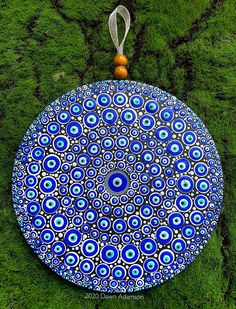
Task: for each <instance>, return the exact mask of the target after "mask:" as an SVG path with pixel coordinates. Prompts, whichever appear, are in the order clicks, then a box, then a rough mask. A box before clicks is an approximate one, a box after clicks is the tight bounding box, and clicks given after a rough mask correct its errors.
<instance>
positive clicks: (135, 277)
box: [12, 80, 223, 292]
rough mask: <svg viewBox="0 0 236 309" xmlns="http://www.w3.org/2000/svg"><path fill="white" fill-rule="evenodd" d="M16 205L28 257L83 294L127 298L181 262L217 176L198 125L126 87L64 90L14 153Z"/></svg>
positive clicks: (149, 92) (194, 248)
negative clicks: (113, 294)
mask: <svg viewBox="0 0 236 309" xmlns="http://www.w3.org/2000/svg"><path fill="white" fill-rule="evenodd" d="M12 193H13V201H14V209H15V212H16V215H17V220H18V222H19V224H20V228H21V230H22V232H23V234H24V236H25V238H26V240H27V242H28V243H29V245H30V246H31V248H32V249H33V250H34V252H35V253H36V254H37V255H38V256H39V258H40V259H41V260H42V261H44V262H45V263H46V264H47V265H48V266H49V267H50V268H51V269H53V270H54V271H55V272H56V273H57V274H59V275H60V276H62V277H63V278H66V279H67V280H69V281H71V282H73V283H75V284H77V285H79V286H84V287H87V288H89V289H93V290H96V291H103V292H134V291H139V290H143V289H147V288H150V287H152V286H155V285H158V284H160V283H162V282H164V281H166V280H168V279H170V278H172V277H173V276H174V275H176V274H178V273H179V272H181V271H182V270H183V269H185V267H186V266H188V265H189V264H190V263H191V262H192V261H193V260H194V259H195V257H196V256H197V255H198V254H199V253H200V252H201V251H202V249H203V247H204V246H205V245H206V244H207V242H208V239H209V238H210V236H211V234H212V232H213V230H214V228H215V227H216V224H217V220H218V218H219V214H220V210H221V205H222V198H223V174H222V167H221V164H220V158H219V155H218V153H217V150H216V147H215V143H214V141H213V140H212V138H211V135H210V134H209V132H208V131H207V129H206V127H205V126H204V124H203V123H202V122H201V120H200V119H199V118H198V117H197V116H196V115H195V114H194V113H193V112H192V110H191V109H190V108H188V107H187V106H186V105H185V104H184V103H182V102H181V101H180V100H178V99H176V98H175V97H173V96H171V95H170V94H168V93H166V92H164V91H162V90H160V89H159V88H157V87H153V86H150V85H147V84H142V83H138V82H135V81H115V80H108V81H101V82H95V83H93V84H90V85H86V86H83V87H80V88H77V89H76V90H73V91H71V92H68V93H66V94H65V95H63V96H62V97H60V98H59V99H57V100H56V101H54V102H53V103H51V104H50V105H49V106H48V107H46V109H45V110H44V111H43V112H42V113H41V114H40V115H39V116H38V117H37V118H36V120H35V121H34V122H33V123H32V125H31V126H30V127H29V129H28V130H27V132H26V134H25V136H24V138H23V140H22V142H21V145H20V148H19V150H18V153H17V156H16V160H15V164H14V170H13V186H12Z"/></svg>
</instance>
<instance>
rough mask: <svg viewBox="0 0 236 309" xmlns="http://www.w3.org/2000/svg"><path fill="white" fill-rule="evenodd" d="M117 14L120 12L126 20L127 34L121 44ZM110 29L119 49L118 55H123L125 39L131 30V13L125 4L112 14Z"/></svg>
mask: <svg viewBox="0 0 236 309" xmlns="http://www.w3.org/2000/svg"><path fill="white" fill-rule="evenodd" d="M117 14H120V15H121V16H122V18H123V19H124V22H125V35H124V38H123V40H122V41H121V43H120V45H119V38H118V29H117V18H116V17H117ZM108 23H109V31H110V35H111V39H112V41H113V43H114V45H115V47H116V49H117V54H118V55H123V48H124V43H125V39H126V37H127V34H128V32H129V28H130V14H129V11H128V10H127V9H126V7H124V6H123V5H119V6H118V7H117V8H116V9H115V10H114V11H113V12H112V13H111V15H110V17H109V21H108Z"/></svg>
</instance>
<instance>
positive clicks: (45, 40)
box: [0, 0, 236, 309]
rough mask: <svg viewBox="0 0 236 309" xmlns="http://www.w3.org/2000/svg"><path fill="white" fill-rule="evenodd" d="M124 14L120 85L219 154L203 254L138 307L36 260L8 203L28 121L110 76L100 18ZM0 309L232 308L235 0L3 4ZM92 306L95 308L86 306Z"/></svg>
mask: <svg viewBox="0 0 236 309" xmlns="http://www.w3.org/2000/svg"><path fill="white" fill-rule="evenodd" d="M119 4H123V5H125V6H126V7H127V8H128V9H129V10H130V13H131V21H132V24H131V30H130V32H129V35H128V38H127V41H126V44H125V54H126V55H127V57H128V59H129V79H133V80H138V81H142V82H146V83H149V84H151V85H155V86H158V87H160V88H162V89H164V90H166V91H168V92H170V93H171V94H173V95H175V96H177V97H178V98H180V99H182V100H183V101H184V102H186V103H187V104H188V105H189V107H191V108H192V109H193V110H194V112H195V113H197V114H198V116H199V117H200V118H201V119H202V120H203V122H204V123H205V124H206V126H207V128H208V129H209V131H210V133H211V134H212V136H213V138H214V140H215V142H216V145H217V148H218V151H219V153H220V155H221V159H222V164H223V170H224V180H225V194H224V205H223V211H222V214H221V219H220V222H219V225H218V227H217V230H216V232H214V234H213V236H212V238H211V240H210V241H209V244H208V246H207V247H206V248H205V249H204V250H203V253H202V254H201V255H200V256H199V257H198V258H197V260H196V261H195V262H194V263H193V264H192V265H191V266H190V267H188V268H187V269H186V270H185V271H184V272H183V273H181V274H180V275H178V276H176V277H175V278H174V279H172V280H170V281H169V282H166V283H164V284H162V285H161V286H157V287H154V288H152V289H150V290H147V291H145V292H142V293H138V294H135V295H136V296H137V295H138V296H140V298H141V299H140V300H132V299H131V300H122V299H119V298H118V297H117V298H116V299H104V298H102V297H99V298H98V299H96V297H97V296H96V294H94V296H91V295H90V294H88V292H89V291H87V290H85V289H82V288H79V287H77V286H73V285H72V284H69V283H68V282H67V281H65V280H63V279H61V278H60V277H59V276H57V275H56V274H54V273H53V272H52V271H51V270H50V269H48V267H47V266H45V265H44V264H43V263H41V262H40V260H39V259H38V257H37V256H36V255H34V253H33V252H32V250H31V249H30V247H29V246H28V245H27V243H26V241H25V240H24V238H23V236H22V234H21V232H20V229H19V227H18V224H17V221H16V217H15V214H14V211H13V208H12V201H11V172H12V166H13V161H14V157H15V154H16V150H17V148H18V146H19V144H20V141H21V139H22V137H23V135H24V133H25V131H26V129H27V127H28V126H29V125H30V124H31V122H32V121H33V119H34V118H35V117H36V115H37V114H39V113H40V112H41V111H42V110H43V109H44V107H46V105H48V104H49V103H50V102H51V101H53V100H54V99H56V98H57V97H59V96H60V95H61V94H63V93H65V92H67V91H69V90H71V89H74V88H76V87H78V86H79V85H81V84H86V83H90V82H92V81H96V80H103V79H112V78H113V76H112V71H113V56H114V54H115V49H114V46H113V44H112V42H111V39H110V36H109V31H108V25H107V21H108V17H109V14H110V13H111V12H112V10H113V9H114V8H115V7H116V6H117V5H119ZM0 74H1V75H0V139H1V141H0V190H1V200H0V205H1V209H0V231H1V234H0V241H1V244H0V266H1V267H0V308H59V309H61V308H62V309H64V308H83V309H86V308H95V309H106V308H107V309H108V308H111V309H112V308H121V309H123V308H124V309H125V308H138V307H140V308H161V309H162V308H163V309H165V308H177V309H179V308H236V306H235V298H236V291H235V284H236V272H235V271H236V225H235V222H236V211H235V207H236V205H235V199H236V196H235V195H236V194H235V183H236V182H235V180H236V113H235V112H236V1H234V0H225V1H224V0H215V1H209V0H198V1H190V0H182V1H181V0H176V1H173V0H158V1H157V0H145V1H144V0H124V1H108V0H102V1H101V0H100V1H98V0H95V1H85V0H51V1H49V0H41V1H39V0H33V1H32V0H31V1H30V0H11V1H7V0H1V1H0ZM93 297H94V299H93Z"/></svg>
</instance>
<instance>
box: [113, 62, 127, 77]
mask: <svg viewBox="0 0 236 309" xmlns="http://www.w3.org/2000/svg"><path fill="white" fill-rule="evenodd" d="M114 75H115V78H117V79H125V78H126V77H127V76H128V71H127V70H126V67H124V66H123V65H119V66H117V67H115V70H114Z"/></svg>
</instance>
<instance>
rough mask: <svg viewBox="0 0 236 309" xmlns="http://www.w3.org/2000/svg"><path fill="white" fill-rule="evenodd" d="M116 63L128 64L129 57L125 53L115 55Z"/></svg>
mask: <svg viewBox="0 0 236 309" xmlns="http://www.w3.org/2000/svg"><path fill="white" fill-rule="evenodd" d="M114 63H115V65H116V66H118V65H123V66H126V65H127V63H128V59H127V58H126V56H125V55H118V54H117V55H115V57H114Z"/></svg>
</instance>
